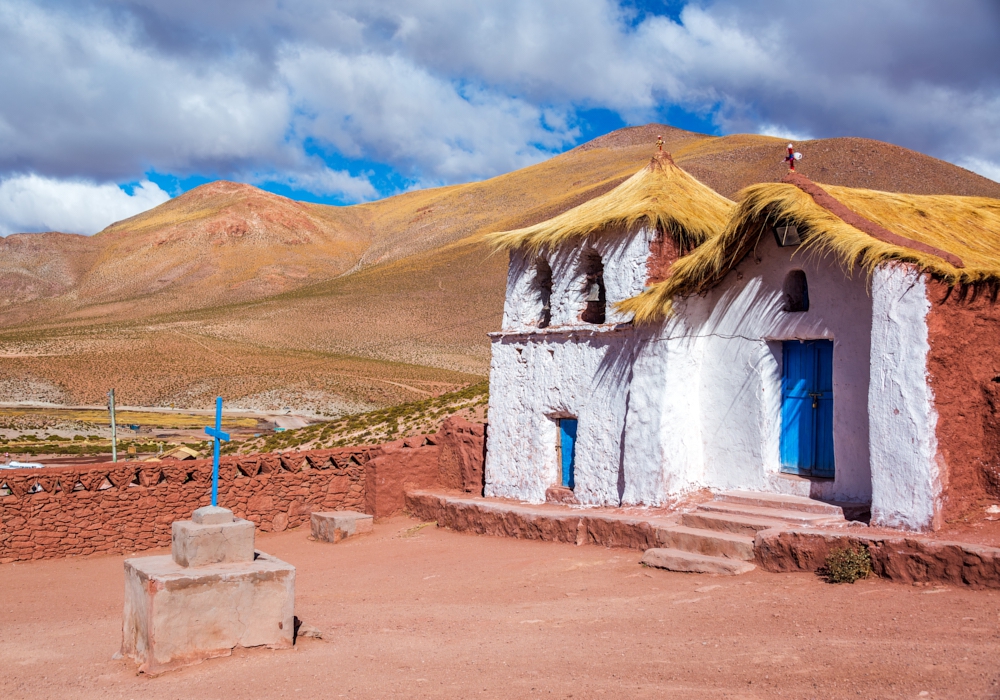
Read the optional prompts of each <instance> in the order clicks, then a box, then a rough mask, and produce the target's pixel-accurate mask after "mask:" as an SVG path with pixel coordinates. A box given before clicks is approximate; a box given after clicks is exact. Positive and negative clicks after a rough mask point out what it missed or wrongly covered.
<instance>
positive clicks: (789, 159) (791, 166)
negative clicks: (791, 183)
mask: <svg viewBox="0 0 1000 700" xmlns="http://www.w3.org/2000/svg"><path fill="white" fill-rule="evenodd" d="M797 160H802V154H801V153H798V152H797V151H796V150H795V146H794V145H793V144H788V155H787V156H785V162H786V163H788V172H791V173H794V172H795V161H797Z"/></svg>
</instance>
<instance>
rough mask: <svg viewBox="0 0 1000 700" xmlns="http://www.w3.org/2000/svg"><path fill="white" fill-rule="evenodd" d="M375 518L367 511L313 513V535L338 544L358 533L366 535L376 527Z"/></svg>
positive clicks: (311, 519) (311, 522) (311, 520)
mask: <svg viewBox="0 0 1000 700" xmlns="http://www.w3.org/2000/svg"><path fill="white" fill-rule="evenodd" d="M374 523H375V520H374V518H373V517H372V516H370V515H367V514H366V513H355V512H354V511H351V510H335V511H331V512H329V513H313V514H312V517H311V518H310V524H311V526H312V536H313V537H315V538H316V539H317V540H321V541H323V542H333V543H334V544H336V543H337V542H340V541H341V540H344V539H347V538H348V537H354V536H356V535H366V534H368V533H370V532H372V530H373V529H374Z"/></svg>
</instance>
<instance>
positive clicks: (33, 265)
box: [0, 231, 97, 306]
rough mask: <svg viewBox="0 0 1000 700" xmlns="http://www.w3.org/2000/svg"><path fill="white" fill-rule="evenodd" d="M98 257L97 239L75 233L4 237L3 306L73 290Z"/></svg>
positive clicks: (0, 246)
mask: <svg viewBox="0 0 1000 700" xmlns="http://www.w3.org/2000/svg"><path fill="white" fill-rule="evenodd" d="M96 257H97V248H96V246H94V245H93V240H92V239H91V238H89V237H87V236H80V235H78V234H75V233H58V232H55V231H50V232H48V233H15V234H14V235H12V236H7V237H6V238H0V306H13V305H16V304H21V303H24V302H27V301H34V300H36V299H43V298H51V297H57V296H59V295H61V294H65V293H67V292H69V291H71V290H72V289H73V288H74V287H76V286H77V284H79V282H80V279H81V278H82V277H83V275H84V273H85V272H86V271H87V270H88V269H90V267H91V266H92V265H93V264H94V261H95V260H96Z"/></svg>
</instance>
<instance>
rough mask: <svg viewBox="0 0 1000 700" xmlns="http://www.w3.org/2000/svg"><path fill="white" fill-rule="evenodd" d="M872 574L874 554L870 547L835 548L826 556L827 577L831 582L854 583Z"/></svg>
mask: <svg viewBox="0 0 1000 700" xmlns="http://www.w3.org/2000/svg"><path fill="white" fill-rule="evenodd" d="M871 575H872V555H871V553H870V552H869V551H868V548H867V547H865V546H862V547H861V548H860V549H858V548H855V547H848V548H846V549H835V550H834V551H832V552H830V554H829V555H828V556H827V557H826V577H827V579H828V580H829V581H830V583H854V582H855V581H857V580H858V579H862V578H868V577H869V576H871Z"/></svg>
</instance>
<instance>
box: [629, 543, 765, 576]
mask: <svg viewBox="0 0 1000 700" xmlns="http://www.w3.org/2000/svg"><path fill="white" fill-rule="evenodd" d="M641 563H642V564H645V565H646V566H654V567H656V568H657V569H666V570H667V571H686V572H689V573H696V574H722V575H724V576H736V575H738V574H745V573H746V572H748V571H753V570H754V569H756V568H757V567H756V566H754V565H753V564H751V563H750V562H748V561H742V560H740V559H727V558H725V557H710V556H706V555H704V554H695V553H694V552H684V551H681V550H679V549H669V548H666V547H657V548H655V549H647V550H646V553H645V554H643V555H642V560H641Z"/></svg>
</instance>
